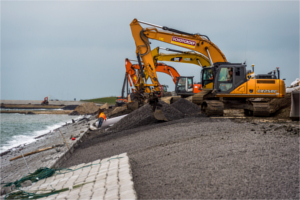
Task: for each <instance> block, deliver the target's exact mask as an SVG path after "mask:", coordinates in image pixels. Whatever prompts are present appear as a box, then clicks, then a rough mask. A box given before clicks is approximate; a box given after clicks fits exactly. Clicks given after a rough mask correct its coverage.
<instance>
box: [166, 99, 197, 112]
mask: <svg viewBox="0 0 300 200" xmlns="http://www.w3.org/2000/svg"><path fill="white" fill-rule="evenodd" d="M171 106H173V107H174V108H176V109H177V110H179V111H180V112H182V113H183V114H186V115H187V114H197V113H201V108H200V107H199V106H197V105H196V104H194V103H192V102H190V101H188V100H186V99H183V98H181V99H179V100H178V101H176V102H175V103H173V104H171Z"/></svg>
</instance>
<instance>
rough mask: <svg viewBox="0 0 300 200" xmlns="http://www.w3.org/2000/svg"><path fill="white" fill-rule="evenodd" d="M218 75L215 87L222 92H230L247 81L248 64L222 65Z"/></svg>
mask: <svg viewBox="0 0 300 200" xmlns="http://www.w3.org/2000/svg"><path fill="white" fill-rule="evenodd" d="M216 76H217V82H215V83H214V85H215V86H214V88H216V89H217V90H218V92H221V93H230V92H231V91H232V90H234V88H236V87H238V86H239V85H241V84H242V83H244V82H245V81H247V79H246V66H245V65H232V66H224V67H220V68H219V69H218V72H217V75H216Z"/></svg>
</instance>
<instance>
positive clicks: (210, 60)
mask: <svg viewBox="0 0 300 200" xmlns="http://www.w3.org/2000/svg"><path fill="white" fill-rule="evenodd" d="M205 50H206V52H207V54H208V58H209V62H210V65H211V66H213V61H212V59H211V57H210V54H209V51H208V47H205Z"/></svg>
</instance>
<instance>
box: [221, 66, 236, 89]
mask: <svg viewBox="0 0 300 200" xmlns="http://www.w3.org/2000/svg"><path fill="white" fill-rule="evenodd" d="M232 79H233V69H232V67H223V68H221V70H220V73H219V77H218V83H219V89H220V90H221V91H222V92H225V91H228V90H230V89H231V88H232Z"/></svg>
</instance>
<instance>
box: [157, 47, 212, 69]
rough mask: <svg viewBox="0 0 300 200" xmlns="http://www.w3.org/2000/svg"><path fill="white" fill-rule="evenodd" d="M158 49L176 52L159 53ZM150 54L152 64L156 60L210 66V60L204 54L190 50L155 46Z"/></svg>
mask: <svg viewBox="0 0 300 200" xmlns="http://www.w3.org/2000/svg"><path fill="white" fill-rule="evenodd" d="M159 49H163V50H166V51H172V52H176V53H172V54H165V53H160V52H159ZM152 56H153V60H154V64H156V63H157V61H168V62H180V63H186V64H194V65H199V66H200V67H208V66H210V61H209V59H208V58H207V57H206V56H205V55H203V54H200V53H195V52H191V51H178V50H174V49H168V48H162V47H156V48H155V49H153V50H152Z"/></svg>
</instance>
